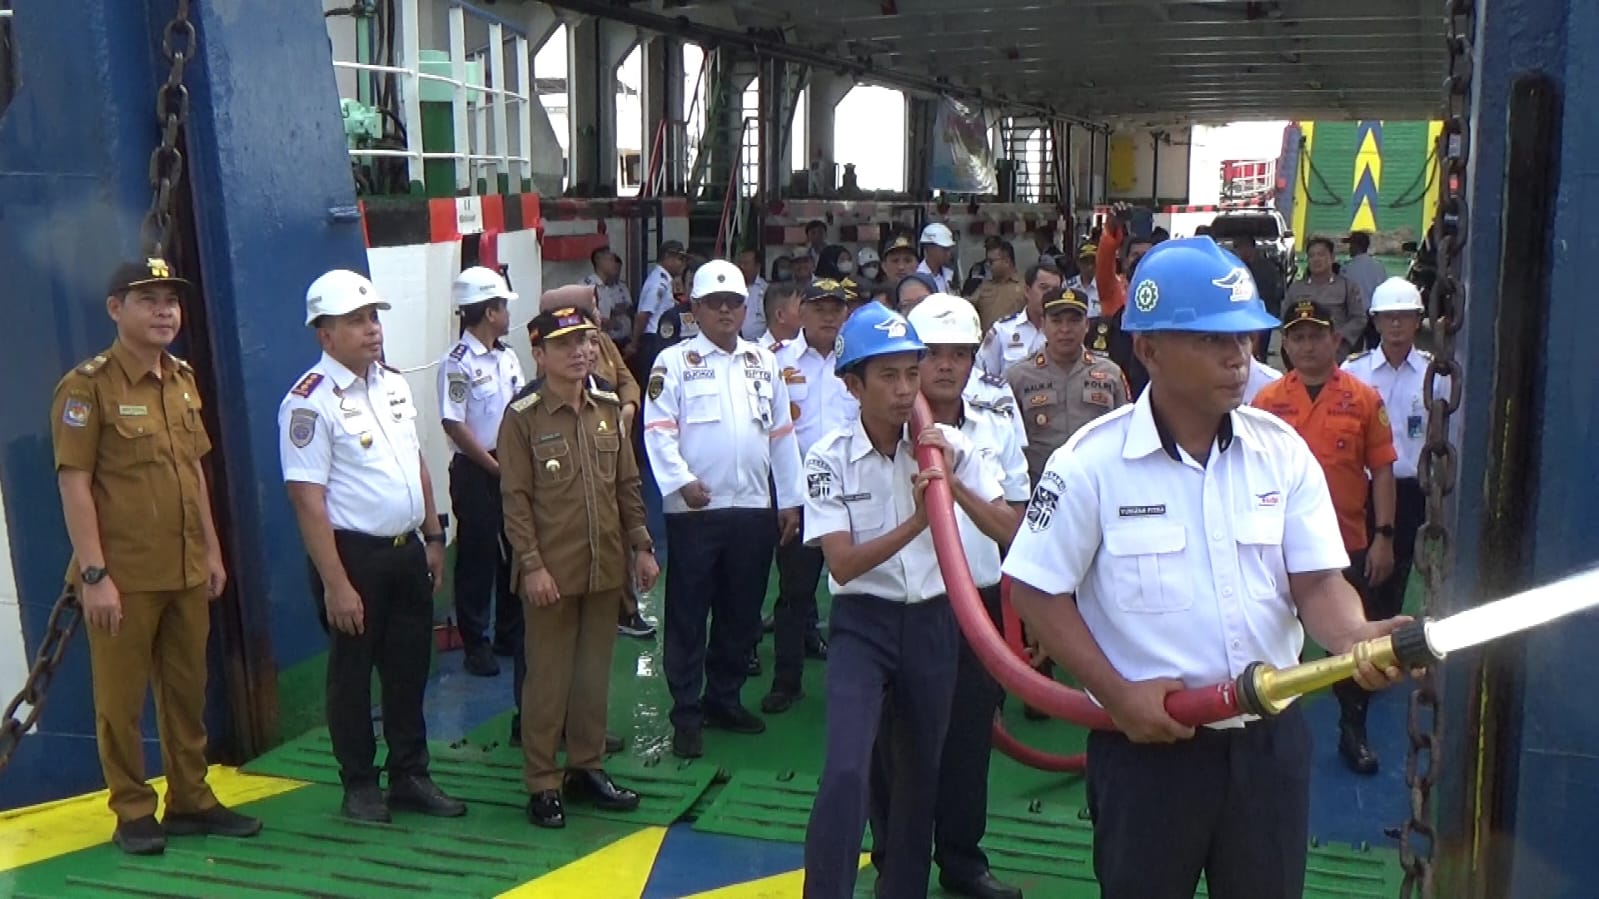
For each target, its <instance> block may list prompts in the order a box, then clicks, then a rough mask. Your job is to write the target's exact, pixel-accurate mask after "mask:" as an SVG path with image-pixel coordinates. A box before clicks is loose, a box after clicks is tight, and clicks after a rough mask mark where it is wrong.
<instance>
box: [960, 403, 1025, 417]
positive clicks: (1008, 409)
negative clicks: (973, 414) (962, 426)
mask: <svg viewBox="0 0 1599 899" xmlns="http://www.w3.org/2000/svg"><path fill="white" fill-rule="evenodd" d="M966 404H967V405H968V406H971V407H972V408H973V409H981V410H982V411H984V412H992V413H994V414H995V415H998V416H1000V417H1002V418H1010V417H1011V414H1012V413H1014V412H1015V411H1016V406H1015V404H1013V403H1005V402H992V401H989V400H967V401H966Z"/></svg>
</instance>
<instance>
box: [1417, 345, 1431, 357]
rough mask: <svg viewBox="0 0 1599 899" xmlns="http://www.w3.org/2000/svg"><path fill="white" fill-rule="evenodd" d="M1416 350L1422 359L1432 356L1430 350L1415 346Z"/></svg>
mask: <svg viewBox="0 0 1599 899" xmlns="http://www.w3.org/2000/svg"><path fill="white" fill-rule="evenodd" d="M1416 352H1418V353H1420V354H1421V355H1422V358H1424V359H1431V358H1432V350H1424V349H1422V348H1421V347H1416Z"/></svg>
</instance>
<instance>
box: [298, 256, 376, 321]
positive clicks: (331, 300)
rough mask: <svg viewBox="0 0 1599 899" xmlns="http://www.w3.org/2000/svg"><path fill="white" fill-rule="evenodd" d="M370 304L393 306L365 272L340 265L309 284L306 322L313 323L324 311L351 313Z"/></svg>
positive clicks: (339, 313)
mask: <svg viewBox="0 0 1599 899" xmlns="http://www.w3.org/2000/svg"><path fill="white" fill-rule="evenodd" d="M367 306H376V307H378V308H379V309H388V308H389V304H388V302H387V301H386V300H384V299H383V298H382V297H380V296H378V289H377V288H376V287H373V286H372V282H371V281H368V280H367V279H366V276H365V275H360V274H357V273H355V272H352V271H349V270H348V269H342V268H336V269H334V270H333V271H331V272H328V273H327V274H325V275H323V276H322V277H320V278H318V279H316V280H315V281H312V282H311V286H310V287H308V288H306V291H305V323H306V324H307V325H309V324H311V323H312V322H315V321H316V320H317V319H319V318H321V317H322V316H324V315H347V314H349V313H351V312H354V311H355V310H357V309H361V308H364V307H367Z"/></svg>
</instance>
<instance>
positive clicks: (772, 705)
mask: <svg viewBox="0 0 1599 899" xmlns="http://www.w3.org/2000/svg"><path fill="white" fill-rule="evenodd" d="M804 698H805V691H804V690H797V689H796V690H789V689H786V688H780V687H773V688H772V692H770V693H768V694H766V695H765V696H763V697H761V711H762V712H765V713H766V714H768V715H781V714H783V713H784V712H786V711H788V710H789V709H791V708H793V707H794V703H796V702H799V701H800V700H801V699H804Z"/></svg>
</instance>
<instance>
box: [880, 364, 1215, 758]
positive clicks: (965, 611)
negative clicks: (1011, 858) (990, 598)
mask: <svg viewBox="0 0 1599 899" xmlns="http://www.w3.org/2000/svg"><path fill="white" fill-rule="evenodd" d="M932 421H933V416H932V413H931V411H930V410H929V409H928V408H927V401H926V400H925V399H923V398H922V397H919V396H918V397H917V398H916V408H915V410H914V411H913V412H912V413H911V426H912V428H913V429H914V430H915V431H916V432H917V433H920V432H921V431H922V430H923V429H925V428H926V427H927V426H928V425H929V424H931V423H932ZM916 461H917V463H918V464H919V465H920V466H921V468H923V469H926V468H928V467H929V466H942V465H943V459H942V458H941V454H940V452H939V450H937V449H936V448H933V447H924V446H918V447H917V448H916ZM926 499H927V519H928V523H929V524H928V526H929V527H930V528H931V529H932V532H933V548H934V550H935V551H936V552H937V554H938V568H939V571H940V573H942V574H943V576H944V588H945V589H946V590H947V591H948V592H949V601H950V607H951V608H952V609H953V610H954V612H955V620H956V622H957V623H958V624H959V625H960V629H961V633H962V634H964V635H965V637H966V642H967V643H968V644H970V645H971V647H972V651H973V652H974V653H975V654H976V655H977V658H978V659H979V660H981V661H982V663H983V667H984V668H987V669H988V672H989V674H991V675H993V677H994V680H996V681H998V682H999V684H1000V686H1003V687H1004V688H1005V689H1006V690H1007V691H1008V692H1009V693H1010V694H1011V695H1012V696H1015V697H1016V698H1018V699H1020V700H1021V701H1022V702H1025V703H1026V704H1028V705H1030V706H1032V707H1033V708H1035V709H1038V710H1039V711H1042V712H1044V713H1045V714H1047V715H1050V716H1051V717H1054V718H1059V719H1061V720H1063V721H1070V722H1071V723H1073V724H1077V725H1080V726H1082V727H1086V728H1090V729H1092V730H1115V729H1116V725H1115V724H1114V723H1113V722H1112V721H1111V719H1110V715H1108V714H1107V713H1106V712H1105V710H1104V709H1102V708H1100V707H1099V706H1098V705H1097V704H1096V703H1095V702H1094V701H1093V700H1091V699H1089V698H1088V696H1087V694H1085V693H1083V692H1082V691H1080V690H1074V689H1072V688H1071V687H1068V686H1066V685H1065V684H1062V683H1059V682H1057V681H1055V680H1052V679H1050V678H1047V677H1045V676H1044V675H1042V674H1040V673H1038V672H1037V671H1035V670H1034V669H1033V667H1032V666H1031V665H1029V664H1028V663H1027V662H1026V661H1024V660H1023V658H1022V657H1020V656H1019V655H1018V654H1017V653H1016V652H1013V651H1012V649H1011V647H1010V646H1007V645H1006V643H1005V638H1004V637H1001V636H1000V634H999V632H998V631H996V630H995V629H994V624H993V622H992V621H990V620H989V617H988V611H987V610H986V609H985V608H984V607H983V600H982V598H981V597H980V596H978V594H977V586H976V584H975V583H974V582H973V580H972V570H971V567H970V566H969V565H968V564H967V562H966V550H965V549H964V548H963V547H962V546H961V537H960V530H959V528H958V526H957V525H956V523H955V507H954V496H953V494H952V493H951V492H950V488H949V483H948V482H947V481H942V480H939V481H933V482H931V483H930V484H928V485H927V497H926ZM1005 605H1006V607H1007V618H1010V617H1013V616H1014V615H1015V613H1014V611H1010V610H1009V602H1008V601H1007V602H1006V604H1005ZM1008 625H1009V621H1007V628H1006V630H1007V631H1009V632H1011V635H1012V638H1013V639H1014V640H1015V641H1016V642H1017V643H1018V644H1019V643H1020V640H1021V628H1020V627H1019V626H1018V627H1016V628H1015V629H1014V630H1013V629H1011V628H1010V627H1009V626H1008ZM1166 711H1167V713H1168V714H1170V715H1171V716H1172V718H1174V719H1176V720H1177V721H1179V722H1181V723H1183V724H1187V725H1190V726H1196V727H1197V726H1199V725H1203V724H1209V723H1211V722H1213V721H1222V720H1224V719H1227V718H1232V717H1234V716H1236V715H1239V714H1241V713H1242V711H1241V709H1240V708H1239V705H1238V697H1237V691H1236V689H1235V688H1234V685H1233V683H1232V682H1227V683H1223V684H1216V685H1214V686H1210V687H1200V688H1197V689H1190V690H1179V691H1177V692H1175V693H1172V694H1170V695H1168V696H1167V697H1166ZM995 725H996V727H995V734H994V736H995V741H994V745H995V746H996V747H998V748H999V749H1000V751H1002V752H1005V753H1006V754H1007V755H1010V756H1011V757H1012V758H1016V759H1017V761H1020V762H1023V763H1024V764H1034V763H1035V762H1036V763H1038V764H1037V765H1035V767H1040V766H1042V767H1045V770H1081V761H1080V757H1076V758H1069V757H1060V756H1049V755H1046V754H1044V753H1040V752H1038V751H1036V750H1032V749H1029V748H1027V747H1025V746H1022V745H1021V744H1019V743H1018V742H1017V741H1016V740H1015V739H1014V738H1012V737H1011V736H1010V734H1008V733H1006V732H1005V730H1004V728H1003V727H1001V726H999V723H998V721H997V720H996V722H995ZM1016 753H1020V755H1017V754H1016Z"/></svg>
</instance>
